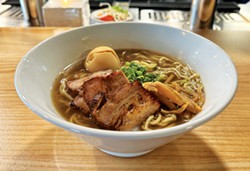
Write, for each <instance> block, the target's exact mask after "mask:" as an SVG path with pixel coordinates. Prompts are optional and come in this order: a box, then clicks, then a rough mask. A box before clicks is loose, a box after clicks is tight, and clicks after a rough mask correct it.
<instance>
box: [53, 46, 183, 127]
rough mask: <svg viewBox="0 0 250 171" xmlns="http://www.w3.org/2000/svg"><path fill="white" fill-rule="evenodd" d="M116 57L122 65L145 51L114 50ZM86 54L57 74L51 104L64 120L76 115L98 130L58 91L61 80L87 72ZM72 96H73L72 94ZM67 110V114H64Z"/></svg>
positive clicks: (88, 118)
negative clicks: (134, 55) (85, 65)
mask: <svg viewBox="0 0 250 171" xmlns="http://www.w3.org/2000/svg"><path fill="white" fill-rule="evenodd" d="M115 51H116V53H117V55H118V56H119V57H120V60H121V63H122V65H123V64H124V63H125V62H127V61H128V62H129V61H131V60H134V58H133V55H132V54H134V53H137V52H142V51H146V50H140V49H139V50H138V49H117V50H115ZM146 52H150V53H151V54H156V55H161V56H166V57H168V58H169V59H171V60H173V61H178V62H180V61H179V60H177V59H175V58H173V57H170V56H168V55H165V54H164V55H163V54H159V53H156V52H152V51H146ZM87 53H88V52H85V53H83V55H82V56H81V57H80V58H79V60H78V61H76V62H75V63H72V64H70V65H69V66H67V67H66V68H65V69H64V70H63V71H62V72H60V73H59V75H58V76H57V78H56V79H55V81H54V83H53V86H52V91H51V97H52V101H53V104H54V106H55V108H56V110H57V111H58V112H59V113H60V114H61V115H62V116H63V117H64V118H65V119H66V120H68V121H69V119H70V117H71V116H72V115H73V114H78V115H79V116H80V118H79V120H80V121H81V123H82V125H84V126H87V127H92V128H100V129H101V127H99V126H98V125H97V124H96V123H95V121H94V120H93V119H92V118H91V117H86V116H84V115H83V114H81V110H79V109H73V108H71V109H69V103H70V100H69V99H67V98H66V97H64V96H63V95H61V93H60V91H59V87H60V85H61V80H62V79H63V78H67V79H68V80H74V79H76V75H79V74H83V73H87V71H86V70H85V68H84V62H85V57H86V56H87ZM72 96H74V95H73V94H72ZM67 110H68V112H66V111H67ZM183 122H185V121H184V120H183V119H182V118H181V117H178V119H177V121H176V122H175V124H176V125H178V124H181V123H183ZM156 128H157V127H156Z"/></svg>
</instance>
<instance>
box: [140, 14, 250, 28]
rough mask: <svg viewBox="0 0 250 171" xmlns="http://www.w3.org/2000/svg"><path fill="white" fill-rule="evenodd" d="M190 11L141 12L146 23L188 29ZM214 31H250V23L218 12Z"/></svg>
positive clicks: (215, 16)
mask: <svg viewBox="0 0 250 171" xmlns="http://www.w3.org/2000/svg"><path fill="white" fill-rule="evenodd" d="M189 18H190V12H189V11H180V10H169V11H167V10H141V11H140V20H141V21H144V22H152V23H154V22H156V23H162V24H166V25H170V26H174V27H178V28H185V29H188V27H189ZM237 26H238V27H237ZM213 29H215V30H230V29H231V30H232V29H234V30H250V21H249V20H247V19H246V18H245V17H244V16H242V15H241V14H239V13H236V12H235V13H229V12H220V13H218V12H216V13H215V15H214V24H213Z"/></svg>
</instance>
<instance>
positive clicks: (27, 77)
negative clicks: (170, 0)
mask: <svg viewBox="0 0 250 171" xmlns="http://www.w3.org/2000/svg"><path fill="white" fill-rule="evenodd" d="M100 45H107V46H111V47H113V48H114V49H117V48H139V49H148V50H153V51H157V52H161V53H165V54H169V55H172V56H174V57H176V58H179V59H181V60H183V61H184V62H185V63H187V64H189V65H190V66H191V67H192V68H194V69H195V70H196V71H197V72H198V73H200V75H201V78H202V80H203V83H204V86H205V93H206V101H205V104H204V106H203V110H202V112H200V113H199V114H198V115H197V116H196V117H194V118H193V119H192V120H191V121H189V122H187V123H185V124H182V125H179V126H175V127H172V128H166V129H160V130H153V131H140V132H128V131H127V132H119V131H109V130H100V129H93V128H88V127H84V126H79V125H75V124H72V123H69V122H68V121H65V120H64V119H63V118H62V117H61V116H60V115H59V114H58V113H57V112H56V110H55V108H54V106H53V104H52V101H51V92H50V91H51V86H52V82H53V81H54V79H55V77H56V76H57V75H58V73H59V72H60V71H62V69H63V68H64V67H65V66H67V65H68V64H70V63H72V62H74V61H75V60H77V59H78V58H79V57H80V55H81V53H82V52H84V51H85V50H90V49H92V48H94V47H97V46H100ZM15 86H16V90H17V92H18V95H19V97H20V98H21V99H22V101H23V102H24V103H25V104H26V105H27V106H28V107H29V108H30V109H31V110H32V111H33V112H34V113H36V114H38V115H39V116H41V117H42V118H44V119H45V120H47V121H49V122H51V123H53V124H55V125H56V126H58V127H61V128H63V129H65V130H67V131H69V132H71V133H72V134H74V135H75V136H77V137H79V138H81V139H83V140H85V141H86V142H88V143H90V144H92V145H93V146H95V147H97V148H99V149H100V150H102V151H104V152H106V153H109V154H111V155H115V156H122V157H131V156H138V155H142V154H145V153H148V152H150V151H152V150H153V149H155V148H157V147H160V146H162V145H164V144H167V143H168V142H170V141H172V140H174V139H176V138H177V137H179V136H181V135H183V134H184V133H186V132H189V131H191V130H192V129H194V128H196V127H198V126H201V125H202V124H204V123H205V122H207V121H209V120H211V119H212V118H214V117H215V116H216V115H217V114H219V113H220V112H221V111H222V110H223V109H224V108H225V107H226V106H227V105H228V104H229V103H230V101H231V100H232V98H233V96H234V94H235V92H236V89H237V73H236V70H235V67H234V64H233V63H232V61H231V59H230V57H229V56H228V55H227V54H226V53H225V52H224V51H223V50H222V49H221V48H220V47H218V46H217V45H216V44H214V43H212V42H211V41H209V40H207V39H205V38H203V37H201V36H198V35H196V34H194V33H191V32H188V31H185V30H180V29H176V28H171V27H167V26H163V25H157V24H146V23H111V24H100V25H94V26H88V27H82V28H76V29H73V30H70V31H66V32H64V33H62V34H60V35H56V36H53V37H51V38H49V39H47V40H45V41H43V42H41V43H40V44H38V45H37V46H35V47H34V48H32V49H31V50H30V51H29V52H28V53H27V54H26V55H25V56H24V57H23V58H22V60H21V61H20V63H19V65H18V67H17V70H16V74H15ZM38 129H39V128H38Z"/></svg>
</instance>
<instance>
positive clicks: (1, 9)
mask: <svg viewBox="0 0 250 171" xmlns="http://www.w3.org/2000/svg"><path fill="white" fill-rule="evenodd" d="M2 2H4V1H3V0H0V27H27V26H29V23H28V22H26V21H25V20H24V19H23V13H22V10H21V8H20V7H17V6H10V5H2Z"/></svg>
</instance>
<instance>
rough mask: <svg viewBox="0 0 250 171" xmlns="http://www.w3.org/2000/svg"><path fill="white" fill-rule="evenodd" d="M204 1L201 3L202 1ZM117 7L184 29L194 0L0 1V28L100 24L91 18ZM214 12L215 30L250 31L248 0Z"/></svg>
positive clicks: (221, 3) (229, 1) (220, 2)
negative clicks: (98, 11)
mask: <svg viewBox="0 0 250 171" xmlns="http://www.w3.org/2000/svg"><path fill="white" fill-rule="evenodd" d="M201 1H202V0H201ZM102 3H109V4H110V5H114V4H116V5H117V4H118V5H120V6H121V7H122V8H124V9H126V10H128V11H129V13H131V15H132V20H130V21H131V22H133V21H142V22H155V23H162V24H166V25H171V26H174V27H179V28H185V26H186V25H189V24H190V15H191V9H192V0H130V1H127V0H0V27H57V26H58V27H59V26H60V27H78V26H84V25H90V24H98V23H101V22H103V21H98V20H95V19H94V18H93V16H92V15H91V14H92V13H93V12H95V11H97V10H100V9H103V8H107V5H104V6H102ZM215 3H216V5H215V8H214V11H212V13H213V16H212V19H213V25H212V27H211V29H214V30H250V2H249V0H217V1H215Z"/></svg>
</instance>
